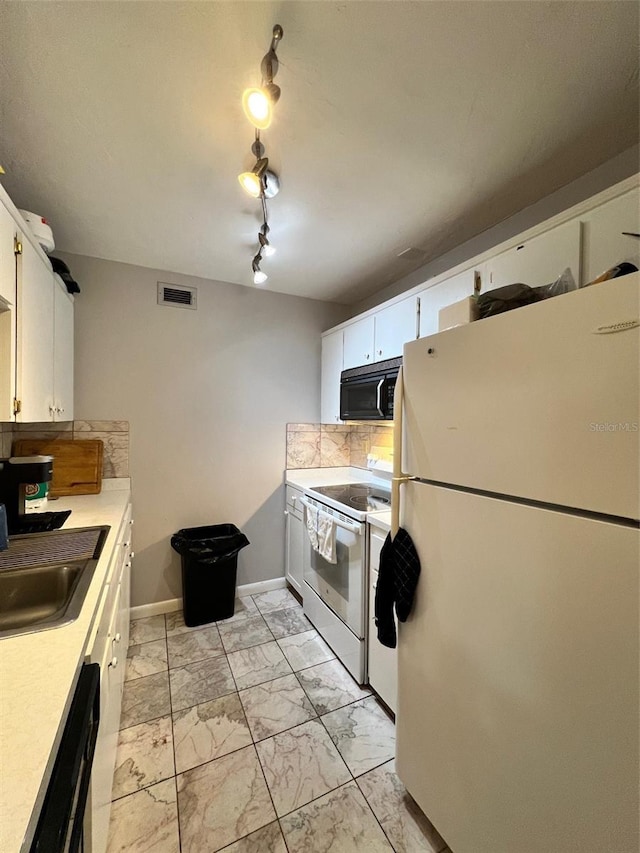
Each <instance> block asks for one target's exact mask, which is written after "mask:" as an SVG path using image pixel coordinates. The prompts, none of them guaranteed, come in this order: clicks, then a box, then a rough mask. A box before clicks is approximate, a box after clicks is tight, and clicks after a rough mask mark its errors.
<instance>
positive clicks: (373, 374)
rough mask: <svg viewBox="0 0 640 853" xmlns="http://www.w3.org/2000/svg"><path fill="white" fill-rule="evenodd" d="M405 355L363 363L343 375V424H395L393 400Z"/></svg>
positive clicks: (341, 407) (341, 415)
mask: <svg viewBox="0 0 640 853" xmlns="http://www.w3.org/2000/svg"><path fill="white" fill-rule="evenodd" d="M401 366H402V356H399V357H398V358H390V359H388V360H387V361H377V362H375V364H363V365H362V366H361V367H352V368H350V369H349V370H343V371H342V373H341V374H340V418H341V420H343V421H392V420H393V397H394V391H395V387H396V379H397V378H398V371H399V370H400V367H401Z"/></svg>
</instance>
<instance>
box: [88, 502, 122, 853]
mask: <svg viewBox="0 0 640 853" xmlns="http://www.w3.org/2000/svg"><path fill="white" fill-rule="evenodd" d="M131 524H132V522H131V506H130V505H129V507H128V508H127V511H126V513H125V516H124V519H123V523H122V524H121V526H120V532H119V535H118V540H117V543H116V546H115V551H114V554H113V558H112V565H111V570H110V576H109V580H108V582H107V584H106V586H105V589H104V590H103V593H102V601H101V604H100V607H99V608H98V616H97V620H96V625H95V627H94V629H93V633H92V638H91V642H90V644H89V652H88V657H89V660H90V661H91V662H92V663H98V664H99V665H100V722H99V725H98V737H97V740H96V749H95V754H94V758H93V767H92V770H91V784H90V787H89V798H88V803H87V811H86V816H85V835H86V838H87V841H86V842H85V849H86V851H87V853H105V851H106V849H107V839H108V835H109V819H110V816H111V788H112V784H113V771H114V767H115V760H116V750H117V747H118V730H119V728H120V710H121V707H122V691H123V689H124V676H125V669H126V663H127V647H128V645H129V602H130V598H129V595H130V592H129V590H130V568H131V557H132V552H131Z"/></svg>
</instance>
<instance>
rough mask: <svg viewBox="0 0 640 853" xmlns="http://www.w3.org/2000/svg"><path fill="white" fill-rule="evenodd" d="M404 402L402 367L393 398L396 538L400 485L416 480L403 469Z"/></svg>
mask: <svg viewBox="0 0 640 853" xmlns="http://www.w3.org/2000/svg"><path fill="white" fill-rule="evenodd" d="M403 404H404V380H403V378H402V367H400V369H399V370H398V378H397V379H396V388H395V392H394V398H393V477H392V478H391V538H392V539H393V538H395V535H396V533H397V532H398V528H399V527H400V486H401V485H402V484H403V483H408V482H409V481H410V480H415V479H416V477H412V476H411V475H410V474H405V473H404V472H403V471H402V408H403Z"/></svg>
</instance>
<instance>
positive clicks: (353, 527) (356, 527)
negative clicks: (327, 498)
mask: <svg viewBox="0 0 640 853" xmlns="http://www.w3.org/2000/svg"><path fill="white" fill-rule="evenodd" d="M300 503H301V504H302V505H303V506H305V507H306V508H307V509H317V510H318V512H321V513H322V514H323V515H326V516H328V517H329V518H330V519H331V521H333V523H334V524H335V525H336V526H337V527H342V528H343V530H348V531H349V533H357V534H361V533H362V525H361V524H358V523H357V522H356V523H355V524H349V523H348V522H346V521H343V520H342V519H341V518H336V517H335V515H332V514H331V513H330V512H327V511H326V510H324V509H321V508H320V507H319V506H313V505H312V504H310V503H309V502H308V501H306V500H305V499H304V498H300Z"/></svg>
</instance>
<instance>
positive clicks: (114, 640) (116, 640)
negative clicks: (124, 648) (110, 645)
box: [113, 632, 122, 643]
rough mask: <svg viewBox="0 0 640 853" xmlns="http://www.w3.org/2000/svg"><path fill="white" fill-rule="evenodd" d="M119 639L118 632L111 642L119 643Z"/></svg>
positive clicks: (120, 636)
mask: <svg viewBox="0 0 640 853" xmlns="http://www.w3.org/2000/svg"><path fill="white" fill-rule="evenodd" d="M121 639H122V635H121V634H120V632H118V633H117V634H116V635H115V637H114V638H113V642H114V643H119V642H120V640H121Z"/></svg>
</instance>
